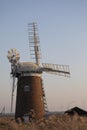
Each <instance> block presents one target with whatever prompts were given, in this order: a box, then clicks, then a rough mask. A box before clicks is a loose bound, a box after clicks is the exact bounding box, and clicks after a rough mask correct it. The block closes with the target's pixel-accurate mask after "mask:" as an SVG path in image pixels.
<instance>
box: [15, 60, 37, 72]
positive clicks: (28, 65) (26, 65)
mask: <svg viewBox="0 0 87 130" xmlns="http://www.w3.org/2000/svg"><path fill="white" fill-rule="evenodd" d="M17 70H18V71H19V72H36V71H38V70H39V66H38V65H37V64H35V63H32V62H19V63H18V64H17Z"/></svg>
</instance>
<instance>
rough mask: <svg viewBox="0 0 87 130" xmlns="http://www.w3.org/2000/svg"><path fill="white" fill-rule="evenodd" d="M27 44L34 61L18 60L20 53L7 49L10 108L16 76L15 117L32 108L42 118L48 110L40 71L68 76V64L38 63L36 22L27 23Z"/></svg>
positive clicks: (38, 46) (38, 44) (39, 53)
mask: <svg viewBox="0 0 87 130" xmlns="http://www.w3.org/2000/svg"><path fill="white" fill-rule="evenodd" d="M28 29H29V31H28V32H29V46H30V52H31V57H32V58H34V59H35V62H20V61H19V59H20V55H19V52H17V50H16V49H11V50H10V51H8V55H7V57H8V59H9V61H10V62H11V75H12V77H13V87H12V98H11V110H12V106H13V93H14V89H15V78H17V96H16V111H15V118H18V117H23V116H24V115H25V114H28V113H29V112H31V111H32V110H33V111H34V112H35V115H36V118H37V119H39V118H42V117H43V116H44V114H45V112H47V111H48V109H47V103H46V97H45V91H44V87H43V81H42V73H43V72H47V73H50V74H57V75H61V76H66V77H68V76H69V75H70V71H69V66H68V65H58V64H49V63H42V64H41V63H40V59H41V51H40V41H39V35H38V28H37V24H36V23H30V24H28Z"/></svg>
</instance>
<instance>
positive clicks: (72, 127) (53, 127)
mask: <svg viewBox="0 0 87 130" xmlns="http://www.w3.org/2000/svg"><path fill="white" fill-rule="evenodd" d="M0 130H87V117H82V116H78V115H77V114H75V115H74V116H68V115H50V116H48V117H47V118H43V119H40V120H37V121H32V122H28V123H23V122H22V121H21V120H20V119H19V123H17V122H15V120H14V118H12V117H3V118H2V117H1V118H0Z"/></svg>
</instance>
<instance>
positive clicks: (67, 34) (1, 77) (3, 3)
mask: <svg viewBox="0 0 87 130" xmlns="http://www.w3.org/2000/svg"><path fill="white" fill-rule="evenodd" d="M32 22H36V23H37V24H38V30H39V37H40V46H41V54H42V59H41V61H40V62H41V63H53V64H60V65H62V64H63V65H69V67H70V73H71V74H70V78H66V77H62V76H57V75H51V74H46V73H43V75H42V78H43V82H44V88H45V93H46V99H47V104H48V110H49V111H64V110H67V109H70V108H72V107H74V106H78V107H81V108H83V109H85V110H87V79H86V77H87V60H86V56H87V0H44V1H43V0H37V1H36V0H0V111H1V110H2V108H3V107H4V106H5V108H6V112H10V104H11V103H10V102H11V90H12V78H11V76H10V72H11V64H10V63H9V61H8V59H7V52H8V50H10V49H12V48H16V49H17V50H18V51H19V52H20V56H21V58H20V61H29V62H31V61H33V60H32V59H31V58H30V51H29V41H28V23H32ZM15 100H16V89H15V93H14V111H15Z"/></svg>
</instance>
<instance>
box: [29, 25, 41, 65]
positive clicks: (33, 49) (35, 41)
mask: <svg viewBox="0 0 87 130" xmlns="http://www.w3.org/2000/svg"><path fill="white" fill-rule="evenodd" d="M28 34H29V47H30V53H31V58H32V59H35V62H36V64H37V65H39V63H40V62H39V59H41V53H40V41H39V34H38V28H37V24H36V23H30V24H28Z"/></svg>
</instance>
